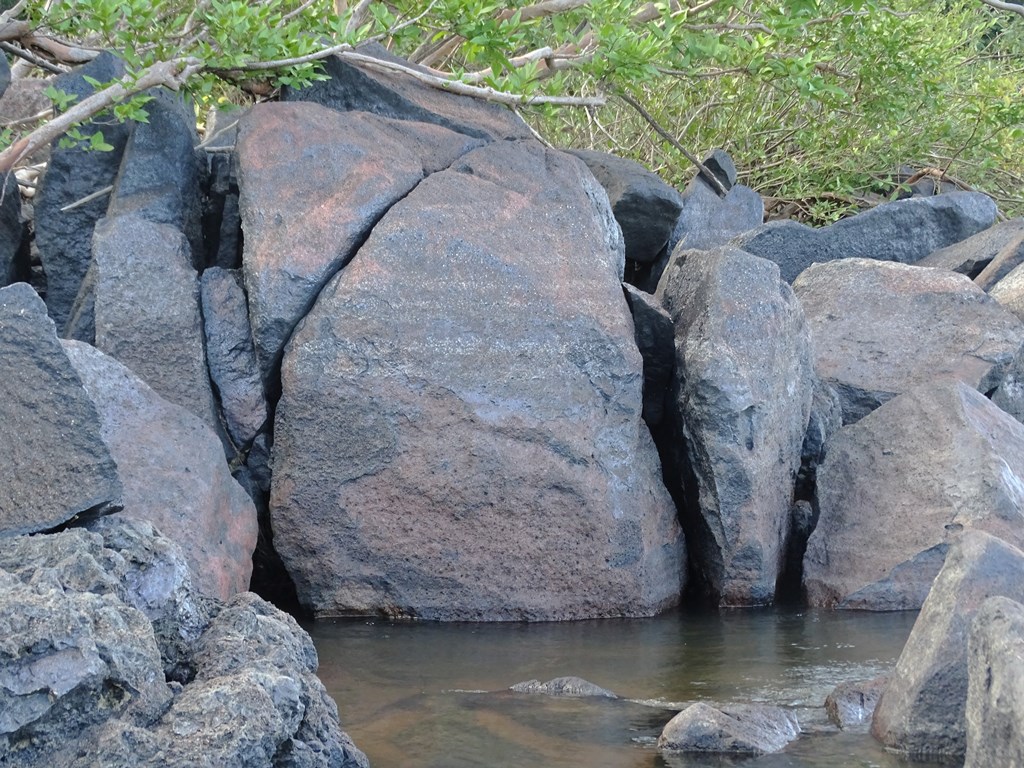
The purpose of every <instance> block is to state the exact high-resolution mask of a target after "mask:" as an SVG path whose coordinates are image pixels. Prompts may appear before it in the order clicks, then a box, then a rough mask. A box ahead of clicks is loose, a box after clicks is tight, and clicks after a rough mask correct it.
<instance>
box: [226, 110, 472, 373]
mask: <svg viewBox="0 0 1024 768" xmlns="http://www.w3.org/2000/svg"><path fill="white" fill-rule="evenodd" d="M479 144H480V141H479V140H476V139H471V138H469V137H467V136H463V135H461V134H457V133H453V132H452V131H449V130H447V129H445V128H440V127H438V126H435V125H427V124H425V123H409V122H400V121H396V120H388V119H386V118H381V117H377V116H375V115H369V114H366V113H362V112H347V113H339V112H335V111H332V110H329V109H326V108H324V107H321V106H319V105H316V104H309V103H303V102H294V103H276V104H260V105H258V106H256V107H254V108H253V109H252V110H251V111H250V112H249V113H248V114H247V115H246V116H245V117H244V118H242V120H240V121H239V132H238V143H237V147H238V149H237V152H238V163H239V177H238V183H239V210H240V213H241V217H242V229H243V232H244V234H245V246H244V255H243V274H244V278H245V288H246V291H247V293H248V296H249V315H250V322H251V324H252V329H253V337H254V341H255V344H256V352H257V356H258V358H259V362H260V366H261V368H262V370H263V373H264V375H265V376H266V374H268V373H269V372H270V371H271V370H272V369H273V367H274V365H275V363H276V362H277V360H278V357H279V355H280V352H281V350H282V348H283V347H284V344H285V342H287V341H288V337H289V336H290V335H291V333H292V330H293V329H294V327H295V324H296V323H297V322H298V321H299V320H300V319H301V318H302V317H303V315H305V314H306V312H307V311H308V310H309V308H310V306H312V304H313V302H314V301H315V300H316V297H317V294H319V292H320V290H321V288H323V286H324V285H325V284H326V283H327V281H328V280H329V279H330V278H331V277H332V276H333V275H334V274H335V273H336V272H337V271H338V270H339V269H341V268H342V267H343V266H344V265H345V264H346V263H347V262H348V260H349V259H351V258H352V256H353V255H354V253H355V251H356V249H357V248H358V247H359V246H360V245H361V244H362V242H363V241H364V240H365V239H366V237H367V235H368V234H369V233H370V230H371V229H372V228H373V225H374V224H376V223H377V221H378V220H379V219H380V217H381V216H383V215H384V213H385V212H386V211H387V210H388V208H390V207H391V206H392V205H393V204H394V203H395V202H396V201H398V200H400V199H401V198H402V197H404V196H405V195H406V194H408V193H409V191H410V190H411V189H412V188H413V187H415V186H416V184H418V183H419V181H420V180H421V179H422V178H423V177H424V176H425V175H426V174H427V173H429V172H431V171H435V170H438V169H440V168H444V167H447V166H448V165H450V164H451V163H452V161H454V160H455V159H456V158H457V157H459V156H460V155H462V154H463V153H465V152H467V151H468V150H469V149H471V148H473V147H475V146H478V145H479Z"/></svg>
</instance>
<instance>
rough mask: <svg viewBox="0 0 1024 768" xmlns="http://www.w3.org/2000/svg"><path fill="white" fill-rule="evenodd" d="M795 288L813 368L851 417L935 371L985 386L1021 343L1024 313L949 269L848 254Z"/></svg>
mask: <svg viewBox="0 0 1024 768" xmlns="http://www.w3.org/2000/svg"><path fill="white" fill-rule="evenodd" d="M935 199H939V198H935ZM793 290H794V292H795V293H796V295H797V297H798V298H799V299H800V303H801V304H802V305H803V308H804V312H805V313H806V315H807V322H808V324H809V325H810V328H811V335H812V337H813V339H814V352H815V371H816V372H817V374H818V375H819V376H820V377H821V378H822V379H823V380H824V381H826V382H827V383H829V384H831V385H832V386H833V387H835V389H836V391H837V392H838V393H839V397H840V400H841V401H842V406H843V421H844V423H847V424H849V423H852V422H854V421H856V420H857V419H859V418H861V417H862V416H864V415H865V414H867V413H869V412H870V411H871V410H873V409H874V408H877V407H878V406H879V405H881V404H882V403H884V402H885V401H886V400H889V399H890V398H892V397H893V396H895V395H897V394H899V393H900V392H905V391H907V390H908V389H910V388H912V387H914V386H916V385H918V384H922V383H925V382H929V381H934V380H936V379H953V380H960V381H963V382H964V383H966V384H968V385H969V386H971V387H975V388H976V389H978V390H979V391H980V392H985V393H988V392H990V391H991V390H993V389H995V387H996V386H998V385H999V383H1000V382H1001V381H1002V378H1003V376H1004V374H1005V372H1006V370H1007V369H1008V367H1009V366H1010V364H1011V362H1012V361H1013V359H1014V357H1015V356H1016V354H1017V353H1018V350H1020V349H1021V346H1022V343H1024V324H1022V323H1021V322H1020V320H1018V319H1017V318H1016V317H1014V316H1013V314H1012V313H1010V312H1008V311H1007V310H1006V309H1005V308H1003V307H1001V306H1000V305H999V304H998V303H997V302H995V301H994V300H992V299H990V298H989V297H988V296H986V295H985V293H984V291H982V290H981V289H980V288H978V287H977V286H976V285H974V283H972V282H971V281H970V279H968V278H967V277H966V276H964V275H958V274H955V273H952V272H946V271H944V270H936V269H924V268H922V267H914V266H907V265H904V264H894V263H890V262H883V261H874V260H871V259H843V260H841V261H835V262H832V263H829V264H818V265H815V266H814V267H812V268H810V269H808V270H807V271H806V272H804V273H803V274H802V275H801V276H800V278H799V279H798V280H797V281H796V282H795V283H794V284H793Z"/></svg>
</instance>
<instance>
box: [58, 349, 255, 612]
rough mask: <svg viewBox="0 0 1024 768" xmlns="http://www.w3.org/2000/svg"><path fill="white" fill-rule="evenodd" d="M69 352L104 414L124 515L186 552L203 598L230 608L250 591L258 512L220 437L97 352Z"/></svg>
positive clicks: (104, 433) (103, 428)
mask: <svg viewBox="0 0 1024 768" xmlns="http://www.w3.org/2000/svg"><path fill="white" fill-rule="evenodd" d="M65 350H66V352H67V355H68V357H69V358H70V360H71V364H72V365H73V366H74V369H75V371H76V372H77V373H78V376H79V378H80V379H81V381H82V384H83V385H84V386H85V390H86V392H88V395H89V397H90V398H91V399H92V401H93V403H95V406H96V410H97V411H98V412H99V414H100V422H101V434H102V436H103V440H104V442H105V443H106V444H107V445H108V446H109V448H110V452H111V454H112V455H113V457H114V459H115V460H116V461H117V467H118V474H119V476H120V478H121V482H122V483H123V485H124V506H125V510H126V512H127V513H128V514H130V515H131V516H133V517H137V518H141V519H144V520H148V521H150V522H152V523H154V524H155V525H156V526H157V527H158V528H159V529H160V530H161V531H162V532H163V533H164V534H165V535H166V536H167V537H168V538H170V539H171V540H172V541H174V542H176V543H177V544H179V545H180V546H181V548H182V549H183V550H184V552H185V554H186V557H187V558H188V562H189V565H190V566H191V567H192V569H193V571H194V573H195V581H196V585H197V586H198V587H199V589H200V591H201V592H202V593H203V594H205V595H209V596H211V597H216V598H219V599H221V600H226V599H227V598H229V597H230V596H231V595H233V594H235V593H236V592H241V591H243V590H245V589H247V588H248V585H249V577H250V576H251V574H252V553H253V550H254V549H255V547H256V529H257V520H256V509H255V508H254V507H253V504H252V501H251V500H250V499H249V497H248V496H247V495H246V493H245V491H243V490H242V488H241V486H239V485H238V483H237V482H235V480H234V478H232V477H231V473H230V472H229V471H228V466H227V462H226V461H225V459H224V452H223V449H222V447H221V444H220V441H219V440H218V438H217V436H216V435H215V434H214V433H213V431H212V430H211V429H210V428H209V427H208V426H207V425H206V424H205V423H204V422H202V421H200V420H199V419H198V418H196V417H195V416H194V415H192V414H191V413H189V412H188V411H186V410H185V409H184V408H182V407H180V406H177V405H174V404H173V403H170V402H168V401H167V400H165V399H164V398H162V397H160V396H159V395H158V394H157V393H156V392H154V391H153V390H152V389H150V387H149V386H147V385H146V384H145V383H144V382H143V381H142V380H141V379H139V378H138V377H137V376H136V375H135V374H133V373H132V372H131V371H130V370H128V369H127V368H125V367H124V366H123V365H121V364H120V363H118V362H117V361H116V360H114V359H113V358H111V357H108V356H106V355H104V354H103V353H102V352H100V351H99V350H97V349H95V348H93V347H90V346H89V345H87V344H82V343H81V342H74V341H68V342H65Z"/></svg>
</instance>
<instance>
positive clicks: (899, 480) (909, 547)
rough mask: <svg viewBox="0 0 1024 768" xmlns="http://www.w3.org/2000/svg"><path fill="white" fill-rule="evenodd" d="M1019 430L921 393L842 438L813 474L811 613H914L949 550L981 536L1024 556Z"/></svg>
mask: <svg viewBox="0 0 1024 768" xmlns="http://www.w3.org/2000/svg"><path fill="white" fill-rule="evenodd" d="M1022 478H1024V425H1021V424H1020V422H1018V421H1016V420H1015V419H1013V418H1012V417H1010V416H1008V415H1007V414H1006V413H1004V412H1003V411H1001V410H1000V409H999V408H997V407H996V406H995V405H993V404H992V403H991V402H990V401H989V400H987V399H986V398H985V397H983V396H982V395H980V394H979V393H977V392H975V391H974V390H972V389H971V388H970V387H967V386H965V385H964V384H960V383H950V382H938V383H935V384H927V385H922V386H921V387H917V388H915V389H913V390H911V391H910V392H907V393H905V394H903V395H900V396H899V397H897V398H895V399H893V400H891V401H889V402H888V403H886V404H885V405H883V406H882V407H881V408H879V409H878V410H877V411H875V412H874V413H872V414H870V415H869V416H866V417H865V418H863V419H862V420H861V421H859V422H858V423H857V424H854V425H852V426H847V427H843V429H841V430H840V431H839V432H838V433H837V434H836V435H835V436H833V438H832V440H831V441H830V443H829V446H828V452H827V455H826V456H825V461H824V463H823V464H822V465H821V466H820V467H819V468H818V508H819V510H820V517H819V519H818V527H817V528H816V529H815V531H814V533H813V534H811V538H810V540H809V541H808V543H807V554H806V556H805V558H804V585H805V587H806V590H807V597H808V600H809V601H810V603H811V604H812V605H817V606H836V605H838V606H839V607H844V608H859V609H874V610H903V609H913V608H917V607H919V606H920V604H921V602H922V601H923V599H924V597H925V596H926V595H927V593H928V588H929V585H930V584H931V581H932V579H933V578H934V577H935V574H936V573H938V570H939V568H940V567H941V566H942V562H943V558H944V554H945V548H946V544H947V542H948V540H949V539H950V538H951V537H955V536H956V532H957V531H959V530H960V529H962V528H980V529H982V530H986V531H988V532H990V533H992V534H995V535H997V536H1000V537H1003V538H1005V539H1006V540H1007V541H1010V542H1013V543H1014V544H1015V545H1016V546H1024V527H1022V526H1021V524H1020V517H1021V508H1022V504H1024V480H1022Z"/></svg>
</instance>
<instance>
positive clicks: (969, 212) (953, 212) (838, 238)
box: [733, 192, 998, 283]
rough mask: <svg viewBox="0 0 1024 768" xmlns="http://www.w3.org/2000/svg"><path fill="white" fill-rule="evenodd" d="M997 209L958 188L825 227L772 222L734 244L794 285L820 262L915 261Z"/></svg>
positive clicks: (982, 224)
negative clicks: (776, 268) (773, 264)
mask: <svg viewBox="0 0 1024 768" xmlns="http://www.w3.org/2000/svg"><path fill="white" fill-rule="evenodd" d="M997 213H998V210H997V208H996V204H995V203H994V202H993V201H992V199H991V198H990V197H988V196H986V195H983V194H981V193H978V192H953V193H950V194H946V195H938V196H936V197H920V198H912V199H910V200H897V201H896V202H892V203H885V204H884V205H879V206H878V207H876V208H872V209H871V210H870V211H866V212H864V213H861V214H858V215H857V216H851V217H850V218H848V219H843V220H841V221H837V222H836V223H835V224H832V225H830V226H828V227H823V228H821V229H813V228H811V227H808V226H806V225H804V224H800V223H799V222H796V221H792V220H786V221H772V222H769V223H767V224H765V225H763V226H761V227H759V228H757V229H755V230H752V231H751V232H749V233H747V234H745V235H741V236H740V237H738V238H737V239H736V240H734V241H733V244H734V245H736V246H737V247H739V248H742V249H743V250H745V251H748V252H750V253H753V254H756V255H757V256H762V257H764V258H766V259H771V260H772V261H774V262H776V263H777V264H778V265H779V269H780V271H781V273H782V279H783V280H785V281H786V282H788V283H792V282H793V281H794V280H795V279H796V277H797V275H799V274H800V273H801V272H803V271H804V270H805V269H807V267H809V266H811V264H813V263H815V262H826V261H832V260H834V259H846V258H851V257H861V258H868V259H881V260H883V261H898V262H902V263H904V264H911V263H913V262H915V261H918V260H919V259H921V258H923V257H925V256H927V255H928V254H930V253H932V252H933V251H936V250H938V249H939V248H944V247H946V246H948V245H952V244H953V243H956V242H959V241H961V240H965V239H967V238H968V237H970V236H971V235H974V234H977V233H978V232H980V231H981V230H983V229H986V228H988V227H990V226H992V224H993V223H994V222H995V220H996V214H997ZM908 233H912V235H910V236H908Z"/></svg>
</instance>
